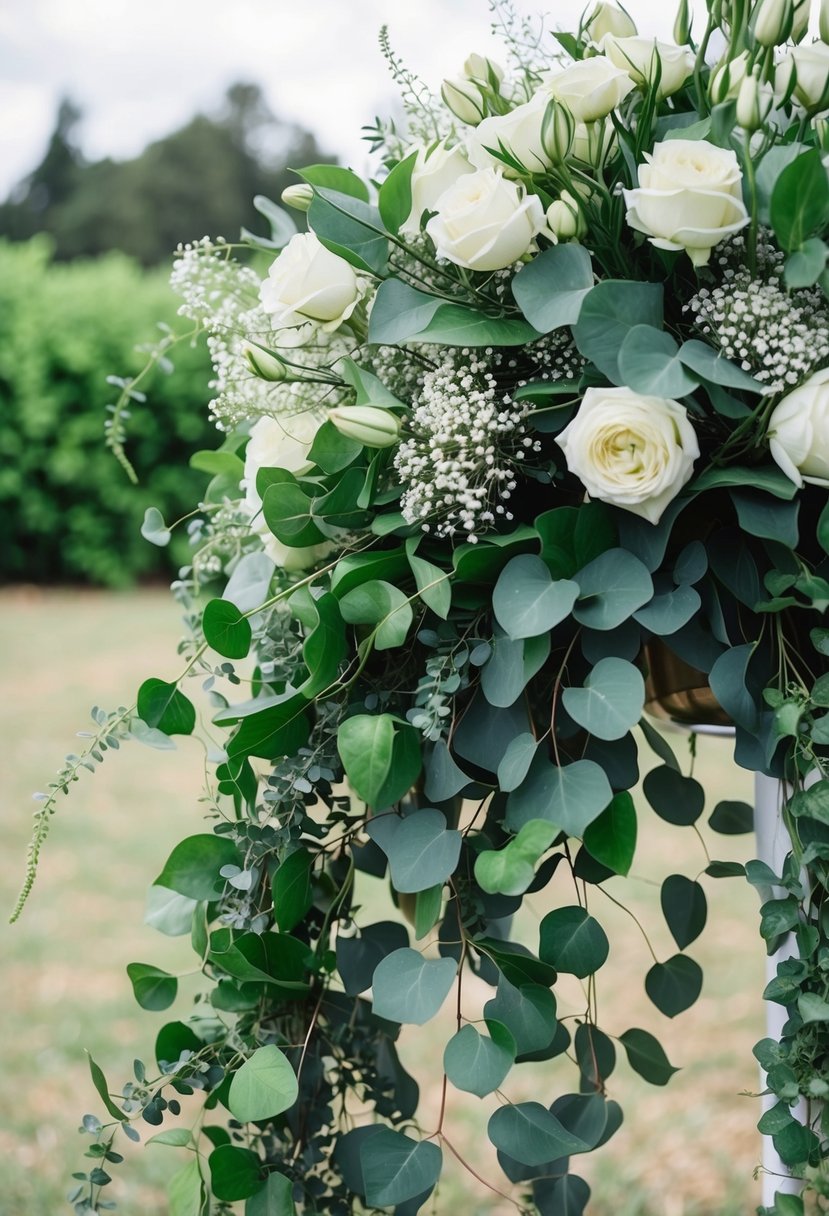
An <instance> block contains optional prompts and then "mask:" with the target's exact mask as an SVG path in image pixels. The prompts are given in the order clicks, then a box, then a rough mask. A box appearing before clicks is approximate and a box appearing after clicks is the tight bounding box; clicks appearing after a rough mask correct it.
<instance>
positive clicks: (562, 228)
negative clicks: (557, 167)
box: [547, 190, 587, 241]
mask: <svg viewBox="0 0 829 1216" xmlns="http://www.w3.org/2000/svg"><path fill="white" fill-rule="evenodd" d="M547 226H548V227H549V229H550V231H551V232H552V234H553V236H555V237H556V239H557V240H559V241H572V240H574V239H579V238H581V237H583V236H584V235H585V233H586V232H587V224H586V222H585V219H584V213H583V212H582V209H581V207H580V206H579V204H578V202H577V200H576V199H575V198H574V196H573V195H572V194H571V193H570V191H569V190H562V192H561V194H560V195H559V197H558V198H557V199H556V201H555V202H554V203H550V205H549V207H548V208H547Z"/></svg>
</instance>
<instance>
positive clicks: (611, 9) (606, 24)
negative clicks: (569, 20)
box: [583, 0, 636, 43]
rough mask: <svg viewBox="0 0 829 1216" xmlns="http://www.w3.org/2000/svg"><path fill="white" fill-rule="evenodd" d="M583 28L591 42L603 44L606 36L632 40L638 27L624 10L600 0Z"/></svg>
mask: <svg viewBox="0 0 829 1216" xmlns="http://www.w3.org/2000/svg"><path fill="white" fill-rule="evenodd" d="M583 28H584V33H585V34H587V36H588V37H589V38H590V40H591V42H596V43H599V42H601V40H602V38H604V36H605V34H615V35H616V37H617V38H631V37H633V35H634V34H635V33H636V26H635V25H634V23H633V21H632V19H631V18H630V17H629V16H628V14H627V13H626V12H625V11H624V9H622V8H619V6H618V5H617V4H608V3H607V0H598V3H597V4H596V5H595V7H594V9H593V11H592V13H591V14H590V16H589V17H588V18H587V20H586V21H585V23H584V27H583Z"/></svg>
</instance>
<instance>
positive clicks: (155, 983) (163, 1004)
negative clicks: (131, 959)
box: [127, 963, 178, 1011]
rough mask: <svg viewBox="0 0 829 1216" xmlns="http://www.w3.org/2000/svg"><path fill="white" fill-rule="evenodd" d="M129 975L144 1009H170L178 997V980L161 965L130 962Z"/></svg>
mask: <svg viewBox="0 0 829 1216" xmlns="http://www.w3.org/2000/svg"><path fill="white" fill-rule="evenodd" d="M127 975H128V976H129V978H130V983H131V984H132V991H133V994H134V995H135V999H136V1001H138V1004H139V1005H140V1006H141V1008H142V1009H152V1010H154V1011H160V1010H162V1009H169V1008H170V1006H171V1005H172V1003H173V1001H174V1000H175V999H176V993H177V992H178V980H177V979H176V977H175V976H174V975H170V973H169V972H168V971H162V970H161V968H160V967H153V966H151V965H150V964H149V963H128V964H127Z"/></svg>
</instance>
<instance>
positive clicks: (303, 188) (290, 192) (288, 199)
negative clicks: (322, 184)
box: [282, 182, 314, 211]
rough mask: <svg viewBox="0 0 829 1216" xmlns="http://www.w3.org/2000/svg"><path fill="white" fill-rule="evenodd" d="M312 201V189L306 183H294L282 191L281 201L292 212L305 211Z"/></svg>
mask: <svg viewBox="0 0 829 1216" xmlns="http://www.w3.org/2000/svg"><path fill="white" fill-rule="evenodd" d="M313 199H314V187H313V186H309V184H308V183H307V182H295V183H294V185H293V186H286V187H285V189H284V190H283V191H282V201H283V203H284V204H285V206H286V207H293V209H294V211H307V210H308V208H309V207H310V206H311V203H312V202H313Z"/></svg>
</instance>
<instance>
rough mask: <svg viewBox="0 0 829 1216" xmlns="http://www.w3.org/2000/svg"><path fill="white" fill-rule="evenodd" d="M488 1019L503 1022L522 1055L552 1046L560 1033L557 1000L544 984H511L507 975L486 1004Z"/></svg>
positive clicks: (485, 1013)
mask: <svg viewBox="0 0 829 1216" xmlns="http://www.w3.org/2000/svg"><path fill="white" fill-rule="evenodd" d="M484 1017H485V1018H486V1019H487V1021H488V1022H489V1021H496V1022H501V1023H502V1024H503V1025H504V1026H506V1028H507V1029H508V1030H509V1032H510V1034H511V1035H512V1036H513V1038H514V1039H515V1042H516V1048H517V1051H518V1053H519V1055H524V1054H527V1053H531V1052H534V1051H541V1050H543V1049H544V1048H545V1047H548V1046H549V1045H550V1043H551V1042H552V1040H553V1036H554V1035H555V1033H556V1029H557V1025H558V1023H557V1022H556V1002H555V997H554V996H553V994H552V993H551V992H550V990H549V989H548V988H543V987H542V986H541V985H540V984H521V985H520V986H516V985H514V984H511V983H510V982H509V981H508V980H507V979H505V978H504V976H503V975H501V976H499V978H498V990H497V993H496V995H495V996H494V997H492V998H491V999H490V1000H488V1001H487V1003H486V1004H485V1005H484Z"/></svg>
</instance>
